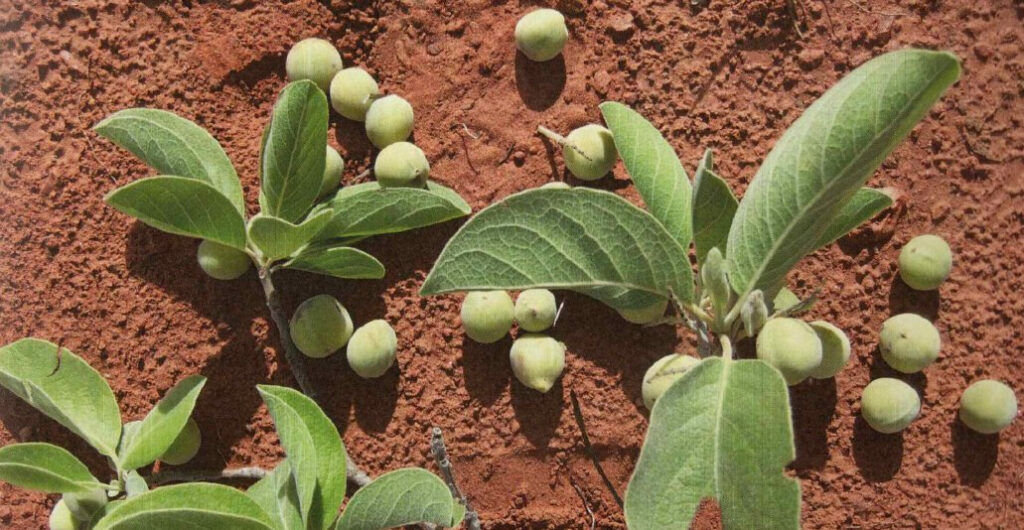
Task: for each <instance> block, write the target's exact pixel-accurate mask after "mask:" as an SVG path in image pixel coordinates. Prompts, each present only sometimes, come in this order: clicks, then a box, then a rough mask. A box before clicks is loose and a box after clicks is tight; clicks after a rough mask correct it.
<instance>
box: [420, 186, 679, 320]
mask: <svg viewBox="0 0 1024 530" xmlns="http://www.w3.org/2000/svg"><path fill="white" fill-rule="evenodd" d="M530 287H547V288H553V289H569V290H574V291H579V292H582V293H584V294H588V295H590V296H593V297H594V298H597V299H598V300H601V301H603V302H605V303H607V304H609V305H612V306H613V307H615V308H616V309H634V308H639V307H644V306H645V305H649V304H650V303H651V302H652V301H654V300H657V299H659V298H661V299H664V298H665V297H666V296H667V295H668V294H669V293H670V292H674V293H675V294H676V295H677V296H678V297H679V298H680V299H682V300H684V301H690V300H691V299H692V297H693V272H692V270H691V269H690V261H689V259H688V257H687V255H686V251H685V250H684V249H683V247H682V246H681V245H680V244H679V242H678V241H676V240H675V239H674V238H673V237H672V236H671V235H670V234H669V233H668V231H667V230H666V229H665V227H664V226H663V225H662V224H661V223H659V222H658V221H657V220H656V219H654V217H652V216H651V215H650V214H649V213H647V212H645V211H643V210H641V209H640V208H637V207H636V206H634V205H633V204H630V203H629V201H627V200H625V199H623V198H622V197H619V196H617V195H614V194H612V193H608V192H605V191H599V190H592V189H588V188H573V189H552V188H544V189H533V190H528V191H524V192H521V193H517V194H515V195H511V196H509V197H507V198H506V199H505V200H503V201H501V202H498V203H496V204H493V205H491V206H489V207H487V208H485V209H484V210H482V211H481V212H480V213H478V214H477V215H476V216H475V217H474V218H473V219H471V220H470V221H469V222H467V223H466V224H465V225H464V226H463V227H462V228H461V229H460V230H459V231H458V233H456V234H455V236H454V237H452V239H451V240H450V241H448V244H447V246H445V249H444V251H442V252H441V256H440V257H439V258H438V259H437V263H435V264H434V269H433V270H432V271H431V272H430V275H429V276H427V279H426V281H425V282H424V283H423V288H422V289H421V292H422V293H423V294H425V295H430V294H438V293H445V292H452V291H472V290H485V289H526V288H530Z"/></svg>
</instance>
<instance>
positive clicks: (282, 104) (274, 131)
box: [260, 80, 327, 222]
mask: <svg viewBox="0 0 1024 530" xmlns="http://www.w3.org/2000/svg"><path fill="white" fill-rule="evenodd" d="M263 142H264V149H263V155H262V160H261V167H262V175H263V181H262V186H261V187H260V207H261V208H262V209H263V212H264V213H266V214H269V215H272V216H274V217H280V218H281V219H284V220H285V221H291V222H298V221H299V220H300V219H302V218H303V216H305V215H306V212H308V211H309V208H310V207H311V206H313V203H314V202H315V201H316V197H317V195H318V194H319V193H320V185H321V184H322V183H323V179H324V164H325V161H326V157H325V155H324V153H325V152H326V149H327V96H325V95H324V93H323V92H322V91H321V90H320V89H319V88H317V86H316V83H313V82H312V81H309V80H303V81H296V82H294V83H290V84H289V85H288V86H286V87H284V90H282V91H281V95H280V96H279V97H278V99H277V103H275V104H274V114H273V116H272V117H271V119H270V127H269V128H268V129H267V130H266V135H265V137H264V139H263Z"/></svg>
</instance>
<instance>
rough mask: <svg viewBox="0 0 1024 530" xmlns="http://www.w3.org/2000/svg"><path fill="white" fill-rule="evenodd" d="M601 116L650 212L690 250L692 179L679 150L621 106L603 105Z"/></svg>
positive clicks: (637, 116)
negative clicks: (681, 161) (685, 168)
mask: <svg viewBox="0 0 1024 530" xmlns="http://www.w3.org/2000/svg"><path fill="white" fill-rule="evenodd" d="M601 114H602V115H603V116H604V121H605V123H607V124H608V128H609V129H610V130H611V131H612V136H613V137H614V138H615V148H616V149H618V151H619V155H620V156H622V162H623V163H624V164H626V170H627V171H629V177H630V178H631V179H633V184H635V185H636V189H637V191H639V192H640V196H641V197H643V199H644V204H646V205H647V210H648V211H649V212H651V215H653V216H654V218H655V219H657V220H658V221H661V224H663V225H665V228H666V229H667V230H668V233H669V234H672V237H674V238H676V241H678V242H679V245H680V246H681V247H683V248H688V247H689V246H690V240H691V239H692V234H693V223H692V218H691V214H690V211H691V199H690V196H691V189H690V179H689V177H687V176H686V170H684V169H683V164H682V163H680V162H679V157H678V156H676V152H675V150H674V149H672V146H671V145H669V143H668V141H667V140H665V137H664V136H662V135H661V133H660V132H658V129H656V128H655V127H654V125H652V124H651V122H649V121H647V120H646V119H644V117H643V116H641V115H640V114H639V113H637V112H636V111H634V110H632V109H630V108H629V107H627V106H625V105H623V104H621V103H614V102H608V103H602V104H601Z"/></svg>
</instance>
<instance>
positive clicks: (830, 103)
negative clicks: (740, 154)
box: [726, 49, 960, 298]
mask: <svg viewBox="0 0 1024 530" xmlns="http://www.w3.org/2000/svg"><path fill="white" fill-rule="evenodd" d="M959 77H960V63H959V62H958V60H957V58H956V57H955V56H954V55H952V54H950V53H945V52H932V51H925V50H912V49H910V50H901V51H896V52H891V53H887V54H885V55H882V56H879V57H876V58H874V59H872V60H871V61H868V62H867V63H865V64H864V65H862V66H860V67H859V68H857V69H856V70H854V71H853V72H851V73H850V74H849V75H847V76H846V77H845V78H843V79H842V80H841V81H840V82H839V83H837V84H836V85H835V86H833V87H832V88H831V89H829V90H828V91H827V92H826V93H825V94H824V95H822V96H821V97H820V98H819V99H818V100H817V101H815V102H814V104H812V105H811V106H810V107H809V108H808V109H807V110H806V111H805V112H804V113H803V115H802V116H800V118H799V119H798V120H797V121H796V122H794V123H793V125H792V126H790V128H789V130H787V131H786V133H785V134H784V135H783V136H782V138H781V139H780V140H779V141H778V143H777V144H776V145H775V147H774V148H773V149H772V151H771V153H769V154H768V156H767V158H765V161H764V163H763V164H762V165H761V168H760V169H759V170H758V172H757V174H756V175H755V176H754V180H753V181H752V182H751V183H750V187H748V188H747V191H746V194H745V195H744V196H743V200H742V202H740V205H739V209H738V210H737V211H736V217H735V219H734V220H733V224H732V228H731V230H730V232H729V240H728V252H726V256H727V257H728V259H729V262H730V269H729V273H730V276H729V278H730V281H731V282H732V284H733V288H734V289H735V290H736V291H737V293H739V294H740V295H741V296H740V297H741V298H744V297H745V296H746V295H747V294H748V293H750V292H751V291H753V290H754V289H762V290H764V291H765V293H766V294H768V295H771V294H772V289H775V288H777V287H778V286H779V285H781V284H782V280H783V279H784V277H785V275H786V273H787V272H788V271H789V269H790V268H791V267H792V266H793V265H794V264H795V263H796V262H797V261H799V260H800V259H801V258H802V257H804V256H805V255H806V254H807V253H808V252H810V251H812V250H814V249H815V248H817V246H818V244H819V243H820V241H821V238H822V237H823V234H824V233H825V230H826V228H827V227H828V226H829V223H830V222H831V221H832V219H833V218H834V217H835V214H836V213H837V212H838V211H839V210H840V209H841V208H842V206H843V205H844V204H845V203H846V202H847V201H848V200H849V199H850V198H851V197H852V196H853V194H854V193H855V192H856V191H857V190H858V189H860V187H861V186H862V185H863V184H864V182H865V181H866V180H867V179H868V177H870V176H871V174H872V173H874V171H875V169H877V168H878V166H879V165H880V164H881V163H882V161H883V160H884V159H885V157H886V156H887V155H888V154H889V153H890V152H891V151H892V150H893V149H894V148H895V147H896V145H897V144H899V143H900V142H901V141H902V140H903V139H904V138H905V137H906V136H907V135H908V134H909V133H910V130H911V129H912V128H913V127H914V125H915V124H916V123H917V122H918V121H919V120H920V119H921V118H923V117H924V116H925V114H926V113H927V112H928V109H929V108H930V107H931V105H932V104H933V103H934V102H935V101H936V100H937V99H938V98H939V96H941V95H942V93H943V92H944V91H945V90H946V88H947V87H949V86H950V85H951V84H952V83H953V82H954V81H956V80H957V79H958V78H959Z"/></svg>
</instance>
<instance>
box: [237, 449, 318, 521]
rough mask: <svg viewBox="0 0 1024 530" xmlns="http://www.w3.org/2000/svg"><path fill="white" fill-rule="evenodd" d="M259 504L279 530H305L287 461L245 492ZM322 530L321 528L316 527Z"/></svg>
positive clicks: (293, 479)
mask: <svg viewBox="0 0 1024 530" xmlns="http://www.w3.org/2000/svg"><path fill="white" fill-rule="evenodd" d="M245 494H246V495H248V496H249V498H251V499H252V500H254V501H256V502H257V503H259V505H260V506H262V507H263V509H264V510H266V512H267V513H268V514H270V518H271V519H273V520H274V523H275V528H277V529H279V530H305V528H306V525H305V524H304V523H303V522H302V510H301V508H300V507H299V493H298V491H297V490H296V487H295V477H293V476H292V468H291V466H290V465H289V464H288V461H287V460H284V461H283V462H281V463H280V464H278V465H277V467H275V468H274V470H273V471H271V472H270V474H269V475H267V476H265V477H263V478H261V479H260V480H259V481H258V482H256V483H255V484H253V485H252V486H250V487H249V489H248V490H247V491H246V492H245ZM317 528H323V527H317Z"/></svg>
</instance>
